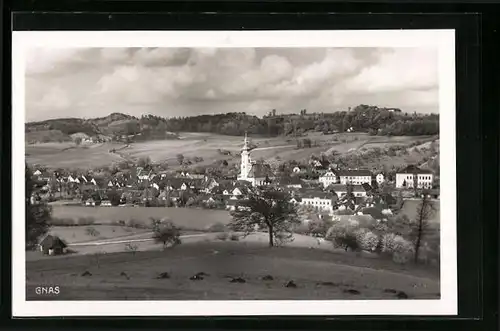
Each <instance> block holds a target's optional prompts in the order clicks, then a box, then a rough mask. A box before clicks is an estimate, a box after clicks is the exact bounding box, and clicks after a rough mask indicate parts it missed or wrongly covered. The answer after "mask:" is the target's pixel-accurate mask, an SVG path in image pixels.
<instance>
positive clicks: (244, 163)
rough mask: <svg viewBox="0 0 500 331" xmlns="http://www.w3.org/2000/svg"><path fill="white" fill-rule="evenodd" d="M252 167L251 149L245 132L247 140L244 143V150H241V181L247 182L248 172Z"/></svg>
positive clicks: (239, 177)
mask: <svg viewBox="0 0 500 331" xmlns="http://www.w3.org/2000/svg"><path fill="white" fill-rule="evenodd" d="M251 167H252V161H251V159H250V153H249V147H248V136H247V133H246V132H245V140H244V143H243V148H242V149H241V165H240V175H239V176H238V179H239V180H247V178H248V172H249V171H250V168H251Z"/></svg>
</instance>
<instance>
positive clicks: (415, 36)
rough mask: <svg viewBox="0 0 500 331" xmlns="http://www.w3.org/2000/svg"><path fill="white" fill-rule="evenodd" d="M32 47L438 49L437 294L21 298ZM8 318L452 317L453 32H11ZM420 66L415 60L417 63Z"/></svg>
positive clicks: (454, 299) (454, 294) (454, 268)
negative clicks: (372, 297)
mask: <svg viewBox="0 0 500 331" xmlns="http://www.w3.org/2000/svg"><path fill="white" fill-rule="evenodd" d="M34 47H54V48H69V47H209V48H219V47H436V48H437V49H438V54H439V115H440V153H441V156H440V162H441V166H442V168H443V169H446V171H443V172H442V173H441V199H440V203H441V208H440V209H441V213H442V214H444V215H446V216H445V217H441V234H440V235H441V278H440V281H441V299H439V300H332V301H328V300H314V301H309V300H296V301H260V300H259V301H239V300H238V301H203V300H200V301H177V300H176V301H50V302H48V301H26V284H25V279H26V254H25V250H24V247H25V245H24V242H25V235H24V231H25V221H24V219H25V206H24V190H25V185H24V162H25V155H24V152H25V145H24V144H25V137H24V124H25V116H24V113H25V109H24V103H25V102H24V88H25V82H24V80H25V77H24V66H25V63H24V52H25V51H26V49H29V48H34ZM12 65H13V67H12V100H13V109H12V119H13V122H12V133H13V137H12V214H13V221H12V224H13V226H12V242H13V243H14V244H13V246H12V280H13V281H12V315H13V316H14V317H37V316H39V317H41V316H256V315H456V314H457V313H458V303H457V256H456V247H457V246H456V242H457V240H456V221H457V217H456V151H455V106H456V105H455V31H454V30H366V31H361V30H357V31H354V30H353V31H340V30H337V31H214V32H211V31H165V32H164V31H106V32H104V31H85V32H83V31H78V32H74V31H64V32H63V31H50V32H47V31H29V32H28V31H23V32H19V31H14V32H13V35H12ZM415 65H418V64H415Z"/></svg>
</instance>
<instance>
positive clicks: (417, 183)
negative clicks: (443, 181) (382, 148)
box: [396, 165, 434, 189]
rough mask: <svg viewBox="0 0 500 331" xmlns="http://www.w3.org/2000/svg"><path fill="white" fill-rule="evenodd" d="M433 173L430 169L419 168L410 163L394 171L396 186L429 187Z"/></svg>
mask: <svg viewBox="0 0 500 331" xmlns="http://www.w3.org/2000/svg"><path fill="white" fill-rule="evenodd" d="M433 182H434V174H433V172H432V171H430V170H424V169H420V168H418V167H416V166H414V165H410V166H408V167H406V168H405V169H403V170H400V171H398V172H397V173H396V188H420V189H422V188H423V189H431V188H432V184H433Z"/></svg>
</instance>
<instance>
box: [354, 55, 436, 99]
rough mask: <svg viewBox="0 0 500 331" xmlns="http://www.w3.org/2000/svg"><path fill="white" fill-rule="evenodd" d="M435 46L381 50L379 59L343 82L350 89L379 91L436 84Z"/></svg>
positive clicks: (369, 91) (401, 89)
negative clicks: (390, 50)
mask: <svg viewBox="0 0 500 331" xmlns="http://www.w3.org/2000/svg"><path fill="white" fill-rule="evenodd" d="M437 82H438V63H437V50H436V49H418V50H415V49H405V48H400V49H395V50H393V51H392V52H390V53H389V52H387V53H384V54H382V56H381V58H380V60H379V62H378V63H376V64H374V65H372V66H369V67H366V68H364V69H363V70H362V71H361V73H360V74H359V75H357V76H356V77H353V78H351V79H350V80H349V81H347V82H346V88H347V89H348V90H351V91H357V92H366V93H378V92H391V91H403V92H404V91H407V90H413V89H430V88H434V87H436V86H437Z"/></svg>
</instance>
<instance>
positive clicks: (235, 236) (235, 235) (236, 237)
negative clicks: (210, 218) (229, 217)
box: [229, 233, 240, 241]
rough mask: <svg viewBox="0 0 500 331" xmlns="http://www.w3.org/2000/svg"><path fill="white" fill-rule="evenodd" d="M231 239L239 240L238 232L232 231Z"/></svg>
mask: <svg viewBox="0 0 500 331" xmlns="http://www.w3.org/2000/svg"><path fill="white" fill-rule="evenodd" d="M229 239H231V240H232V241H239V240H240V236H239V235H238V234H236V233H232V234H231V236H230V237H229Z"/></svg>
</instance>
